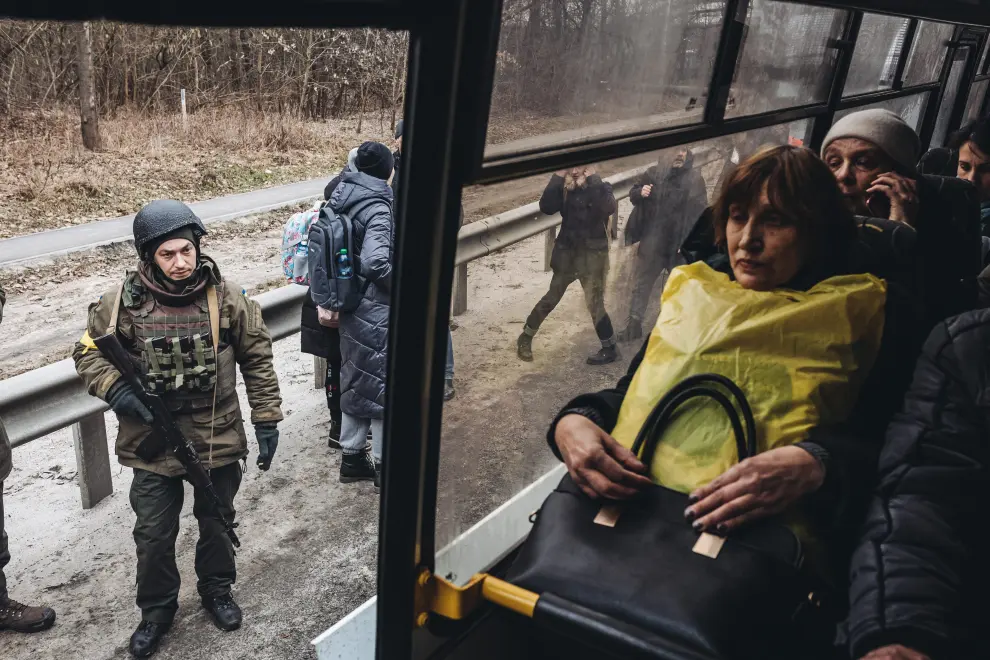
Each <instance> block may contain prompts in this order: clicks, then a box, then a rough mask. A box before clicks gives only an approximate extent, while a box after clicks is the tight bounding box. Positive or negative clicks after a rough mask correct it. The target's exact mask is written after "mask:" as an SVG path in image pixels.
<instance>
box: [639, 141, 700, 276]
mask: <svg viewBox="0 0 990 660" xmlns="http://www.w3.org/2000/svg"><path fill="white" fill-rule="evenodd" d="M645 185H651V186H653V189H652V191H651V192H650V196H649V197H643V186H645ZM629 201H630V202H632V204H633V212H632V214H631V215H630V216H629V222H628V223H627V224H626V230H625V242H626V245H632V244H634V243H639V250H638V254H639V256H641V257H648V258H651V259H658V260H660V261H662V263H663V264H665V267H666V268H673V267H674V266H676V265H680V264H679V263H675V260H676V258H677V252H678V248H680V246H681V244H682V243H683V242H684V241H685V239H686V238H687V237H688V234H690V233H691V230H692V228H693V227H694V224H695V222H696V221H697V219H698V216H699V215H700V214H701V213H702V211H704V210H705V207H706V206H707V205H708V189H707V188H706V187H705V180H704V179H703V178H702V177H701V173H700V172H698V171H697V170H695V169H694V156H693V155H692V154H690V153H689V154H688V156H687V159H686V160H685V162H684V165H683V166H681V167H679V168H676V169H675V168H667V167H660V166H659V165H654V166H653V167H651V168H650V169H648V170H647V171H646V172H644V173H643V174H641V175H640V176H639V178H637V179H636V183H635V184H634V185H633V187H632V189H631V190H630V191H629Z"/></svg>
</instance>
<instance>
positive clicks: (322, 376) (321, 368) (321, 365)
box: [313, 355, 327, 390]
mask: <svg viewBox="0 0 990 660" xmlns="http://www.w3.org/2000/svg"><path fill="white" fill-rule="evenodd" d="M326 386H327V361H326V359H325V358H321V357H316V356H315V355H314V356H313V387H314V388H316V389H318V390H322V389H325V388H326Z"/></svg>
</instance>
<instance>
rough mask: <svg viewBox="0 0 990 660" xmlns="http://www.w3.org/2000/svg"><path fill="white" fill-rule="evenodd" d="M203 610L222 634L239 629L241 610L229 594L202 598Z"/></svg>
mask: <svg viewBox="0 0 990 660" xmlns="http://www.w3.org/2000/svg"><path fill="white" fill-rule="evenodd" d="M203 609H205V610H206V611H207V612H209V613H210V618H212V619H213V623H214V624H216V626H217V628H219V629H220V630H223V631H224V632H231V631H233V630H237V629H238V628H240V627H241V608H240V607H238V606H237V603H235V602H234V597H233V596H231V595H230V592H227V593H225V594H224V595H222V596H215V597H210V596H203Z"/></svg>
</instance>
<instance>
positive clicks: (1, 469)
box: [0, 288, 55, 633]
mask: <svg viewBox="0 0 990 660" xmlns="http://www.w3.org/2000/svg"><path fill="white" fill-rule="evenodd" d="M6 302H7V296H6V294H5V293H4V291H3V288H0V321H2V320H3V306H4V305H5V304H6ZM10 454H11V452H10V439H9V438H8V437H7V431H6V429H5V428H4V426H3V420H0V630H12V631H14V632H23V633H32V632H40V631H42V630H48V629H49V628H51V627H52V626H53V625H55V610H53V609H52V608H50V607H42V606H33V605H25V604H23V603H18V602H17V601H16V600H14V599H12V598H11V597H10V596H9V595H8V594H7V578H6V577H5V576H4V573H3V569H4V568H5V567H6V566H7V564H9V563H10V548H9V547H8V546H7V532H6V531H4V526H3V480H4V479H6V478H7V477H8V476H10V471H11V469H12V468H13V465H12V461H11V455H10Z"/></svg>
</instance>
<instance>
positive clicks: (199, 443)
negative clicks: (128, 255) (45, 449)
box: [72, 267, 282, 476]
mask: <svg viewBox="0 0 990 660" xmlns="http://www.w3.org/2000/svg"><path fill="white" fill-rule="evenodd" d="M213 271H214V277H215V282H216V283H217V290H218V292H219V293H220V295H221V298H220V346H221V350H220V351H219V353H218V356H217V361H218V364H220V365H221V366H219V367H218V371H219V370H221V369H223V367H222V365H223V363H225V362H228V361H229V362H230V369H231V370H233V363H232V361H234V360H236V362H237V364H238V365H239V366H240V371H241V376H242V377H243V379H244V387H245V389H246V390H247V399H248V404H249V405H250V406H251V422H252V423H254V424H258V423H262V422H278V421H281V420H282V410H281V404H282V399H281V396H280V394H279V386H278V379H277V377H276V375H275V368H274V366H273V364H272V340H271V336H270V335H269V333H268V328H267V327H266V326H265V322H264V320H263V319H262V316H261V307H260V306H259V305H258V303H257V302H255V301H253V300H251V299H250V298H248V297H247V295H245V294H244V292H243V290H242V289H241V288H240V287H239V286H237V285H236V284H233V283H231V282H226V281H224V280H223V279H222V277H221V276H220V273H219V271H218V270H217V269H216V268H215V267H214V268H213ZM123 286H124V290H123V293H122V296H121V299H122V300H121V306H120V311H119V316H118V319H117V334H118V336H119V337H120V339H121V343H123V344H124V345H125V347H130V346H133V344H134V322H133V318H134V316H133V315H135V314H138V313H140V310H141V309H143V308H145V307H146V306H147V304H148V303H149V302H150V299H149V297H150V295H151V294H150V293H149V292H148V291H147V290H146V289H145V288H144V287H143V286H142V283H141V280H140V278H139V277H138V274H137V273H133V272H132V273H128V274H127V276H126V278H125V280H124V285H123ZM117 291H118V289H117V287H114V288H113V289H111V290H110V291H107V292H106V293H105V294H104V295H103V296H102V297H101V298H100V300H99V302H97V303H94V304H93V305H90V308H89V320H88V322H87V326H86V334H85V335H83V337H82V339H81V340H80V341H79V342H77V343H76V346H75V349H74V350H73V352H72V359H73V360H74V361H75V363H76V371H77V372H78V373H79V375H80V377H82V379H83V382H84V383H85V384H86V388H87V390H88V391H89V393H90V394H91V395H93V396H96V397H99V398H101V399H106V396H107V391H108V390H109V389H110V387H111V386H112V385H113V384H114V383H116V382H117V379H118V378H120V373H119V372H118V371H117V370H116V369H115V368H114V367H113V365H111V364H110V363H109V362H108V361H107V360H105V359H104V358H103V356H102V355H101V354H100V352H99V349H97V348H95V346H94V345H93V344H92V341H91V338H93V337H99V336H101V335H103V334H105V333H106V331H107V328H108V326H109V325H110V315H111V312H112V307H113V305H114V303H115V301H116V300H117ZM196 304H197V305H199V306H200V307H201V309H203V310H204V311H206V310H207V302H206V296H205V295H203V296H201V300H197V302H196ZM229 373H231V374H233V373H234V372H233V371H230V372H229ZM220 380H223V379H219V378H218V381H220ZM226 380H229V378H228V379H226ZM228 386H229V391H230V392H231V395H230V396H226V395H218V396H217V401H216V404H215V408H214V409H212V410H211V409H209V408H208V409H206V410H194V411H191V412H182V411H179V412H176V413H175V420H176V423H177V424H178V425H179V428H180V429H181V430H182V431H183V433H184V434H185V435H186V437H187V438H188V439H189V440H191V441H192V442H193V444H194V445H195V446H196V449H197V451H198V452H199V455H200V457H201V458H202V460H203V462H204V463H205V464H206V467H207V468H208V469H212V468H217V467H221V466H223V465H227V464H229V463H233V462H235V461H237V460H239V459H241V458H244V457H245V456H247V454H248V448H247V436H246V435H245V432H244V423H243V420H242V418H241V410H240V404H239V402H238V397H237V396H236V394H233V384H228ZM217 388H218V390H223V389H225V388H224V384H223V383H222V382H218V386H217ZM166 400H167V395H166ZM211 413H212V414H211ZM119 422H120V428H119V431H118V433H117V444H116V453H117V458H118V461H119V462H120V464H121V465H124V466H127V467H133V468H139V469H143V470H149V471H151V472H156V473H158V474H164V475H167V476H179V475H181V474H183V473H184V472H185V470H184V468H183V467H182V466H181V465H180V464H179V462H178V461H177V460H176V459H175V458H174V457H173V456H172V455H171V452H170V451H166V453H165V454H164V455H162V457H161V459H159V460H155V461H152V462H150V463H147V462H145V461H143V460H141V459H140V458H138V457H137V455H136V454H135V449H136V448H137V446H138V445H139V444H140V443H141V441H142V440H144V438H145V437H146V436H147V435H148V434H149V433H150V432H151V429H150V428H149V427H148V426H145V425H144V424H142V423H141V422H139V421H137V420H135V419H132V418H129V417H126V416H123V417H119Z"/></svg>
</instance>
